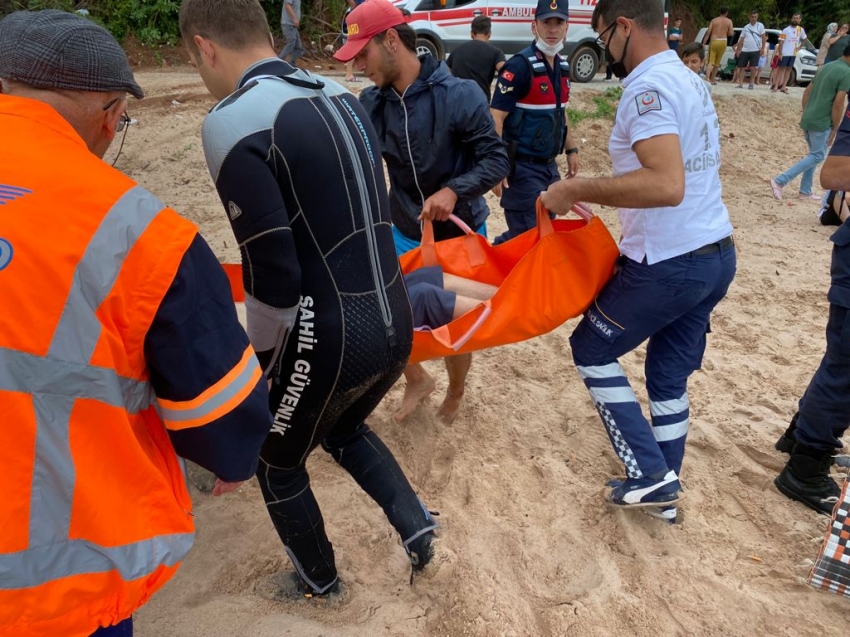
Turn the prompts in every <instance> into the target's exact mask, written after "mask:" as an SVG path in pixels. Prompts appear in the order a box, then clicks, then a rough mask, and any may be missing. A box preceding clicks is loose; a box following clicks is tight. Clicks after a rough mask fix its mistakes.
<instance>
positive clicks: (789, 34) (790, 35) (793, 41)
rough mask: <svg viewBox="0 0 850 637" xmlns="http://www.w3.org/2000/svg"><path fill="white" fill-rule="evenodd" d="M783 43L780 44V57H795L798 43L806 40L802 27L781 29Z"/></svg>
mask: <svg viewBox="0 0 850 637" xmlns="http://www.w3.org/2000/svg"><path fill="white" fill-rule="evenodd" d="M782 34H783V35H784V36H785V41H784V42H783V43H782V57H788V56H792V55H797V51H798V50H799V49H800V43H801V42H802V41H803V40H805V39H806V30H805V29H804V28H803V27H792V26H788V27H785V28H784V29H782Z"/></svg>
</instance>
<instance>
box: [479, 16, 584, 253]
mask: <svg viewBox="0 0 850 637" xmlns="http://www.w3.org/2000/svg"><path fill="white" fill-rule="evenodd" d="M535 15H536V19H546V18H547V17H561V18H564V19H566V18H567V16H568V15H569V2H568V0H557V1H556V2H553V1H552V0H540V2H539V4H538V6H537V11H536V13H535ZM555 62H556V63H555V65H554V67H553V66H550V65H549V62H548V61H547V60H546V56H545V55H543V53H542V52H541V51H540V49H538V48H537V45H536V43H532V44H531V45H529V46H528V47H526V48H524V49H523V50H522V51H520V52H519V53H517V54H516V55H514V56H513V57H511V59H510V60H508V62H507V64H505V66H504V67H503V68H502V72H501V74H500V75H499V79H498V80H497V82H496V90H495V92H494V94H493V99H492V101H491V103H490V106H491V107H492V108H494V109H496V110H500V111H505V112H507V113H508V116H507V117H506V118H505V122H504V125H503V127H502V138H503V139H504V140H505V143H506V144H507V146H508V153H509V155H510V157H511V174H510V176H509V177H508V187H506V188H504V189H503V191H502V200H501V205H502V208H504V210H505V220H506V221H507V223H508V231H507V232H505V233H504V234H502V235H500V236H499V237H497V238H496V240H495V241H494V242H493V243H494V244H499V243H502V242H504V241H507V240H508V239H512V238H513V237H515V236H517V235H519V234H522V233H523V232H525V231H526V230H529V229H530V228H533V227H535V226H536V225H537V216H536V212H535V201H536V200H537V197H538V195H539V194H540V193H541V192H542V191H544V190H546V189H547V188H548V187H549V185H550V184H552V183H554V182H556V181H558V179H560V175H559V173H558V166H557V164H556V163H555V158H556V157H557V156H558V155H559V154H560V153H562V152H563V151H564V142H565V140H566V137H567V125H566V106H567V102H568V101H569V98H570V67H569V64H568V63H567V61H566V59H564V58H563V57H562V56H561V55H556V56H555Z"/></svg>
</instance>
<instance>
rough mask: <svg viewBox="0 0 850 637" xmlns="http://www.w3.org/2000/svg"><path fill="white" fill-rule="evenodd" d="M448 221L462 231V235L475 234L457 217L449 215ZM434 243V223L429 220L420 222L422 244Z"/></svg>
mask: <svg viewBox="0 0 850 637" xmlns="http://www.w3.org/2000/svg"><path fill="white" fill-rule="evenodd" d="M449 221H451V222H452V223H454V224H455V225H456V226H457V227H458V228H460V229H461V230H463V233H464V234H475V232H474V231H473V230H472V228H470V227H469V226H468V225H466V223H464V221H463V219H461V218H460V217H458V216H457V215H454V214H451V215H449ZM427 243H431V244H433V243H434V222H433V221H431V220H430V219H423V220H422V244H423V245H424V244H427Z"/></svg>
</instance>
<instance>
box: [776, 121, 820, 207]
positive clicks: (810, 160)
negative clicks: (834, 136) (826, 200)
mask: <svg viewBox="0 0 850 637" xmlns="http://www.w3.org/2000/svg"><path fill="white" fill-rule="evenodd" d="M830 132H831V131H829V130H824V131H810V130H806V131H803V135H804V136H805V138H806V144H807V145H808V147H809V154H808V155H806V156H805V157H803V159H801V160H800V161H798V162H797V163H796V164H794V165H793V166H791V168H789V169H788V170H786V171H785V172H784V173H782V174H781V175H779V177H776V178H775V179H774V181H775V182H776V183H777V184H779V185H780V186H786V185H787V184H789V183H790V182H791V181H792V180H793V179H794V178H795V177H796V176H797V175H799V174H800V173H803V179H802V180H801V181H800V194H802V195H810V194H812V182H813V181H814V179H815V168H817V167H818V164H820V163H821V162H822V161H823V160H824V159H826V143H827V142H828V141H829V134H830Z"/></svg>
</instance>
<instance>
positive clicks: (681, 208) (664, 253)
mask: <svg viewBox="0 0 850 637" xmlns="http://www.w3.org/2000/svg"><path fill="white" fill-rule="evenodd" d="M623 87H624V90H623V96H622V98H621V99H620V105H619V106H618V107H617V117H616V119H615V120H614V130H613V131H612V133H611V140H610V142H609V144H608V152H609V154H610V155H611V163H612V164H613V167H614V174H615V175H622V174H625V173H629V172H633V171H635V170H638V169H639V168H641V164H640V161H638V157H637V155H636V154H635V152H634V151H633V150H632V147H633V146H634V145H635V144H636V143H637V142H639V141H642V140H645V139H650V138H652V137H657V136H658V135H678V136H679V144H680V146H681V148H682V157H683V159H684V162H685V198H684V199H683V200H682V203H680V204H679V205H678V206H675V207H673V208H643V209H638V208H620V225H621V226H622V231H623V239H622V241H621V242H620V252H621V253H622V254H623V255H625V256H627V257H629V258H630V259H634V260H635V261H642V260H643V259H644V257H646V261H647V263H649V264H653V263H657V262H659V261H664V260H665V259H671V258H673V257H676V256H679V255H681V254H684V253H686V252H690V251H691V250H696V249H697V248H701V247H702V246H704V245H707V244H709V243H714V242H716V241H720V240H721V239H723V238H724V237H728V236H729V235H730V234H732V224H731V223H730V221H729V212H728V211H727V210H726V206H725V205H723V199H722V197H721V194H722V189H721V185H720V172H719V171H720V123H719V120H718V118H717V112H716V111H715V110H714V103H713V102H712V101H711V95H710V94H709V91H708V89H707V88H706V86H705V82H703V81H702V79H701V78H700V77H699V76H698V75H697V74H696V73H693V72H692V71H690V70H689V69H688V68H687V67H686V66H685V65H684V64H682V61H681V60H680V59H679V57H678V56H677V55H676V52H675V51H664V52H663V53H657V54H656V55H653V56H652V57H651V58H648V59H646V60H644V61H643V62H641V63H640V65H638V67H637V68H636V69H634V70H633V71H632V72H631V73H630V74H629V76H628V77H627V78H626V79H625V80H623Z"/></svg>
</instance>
